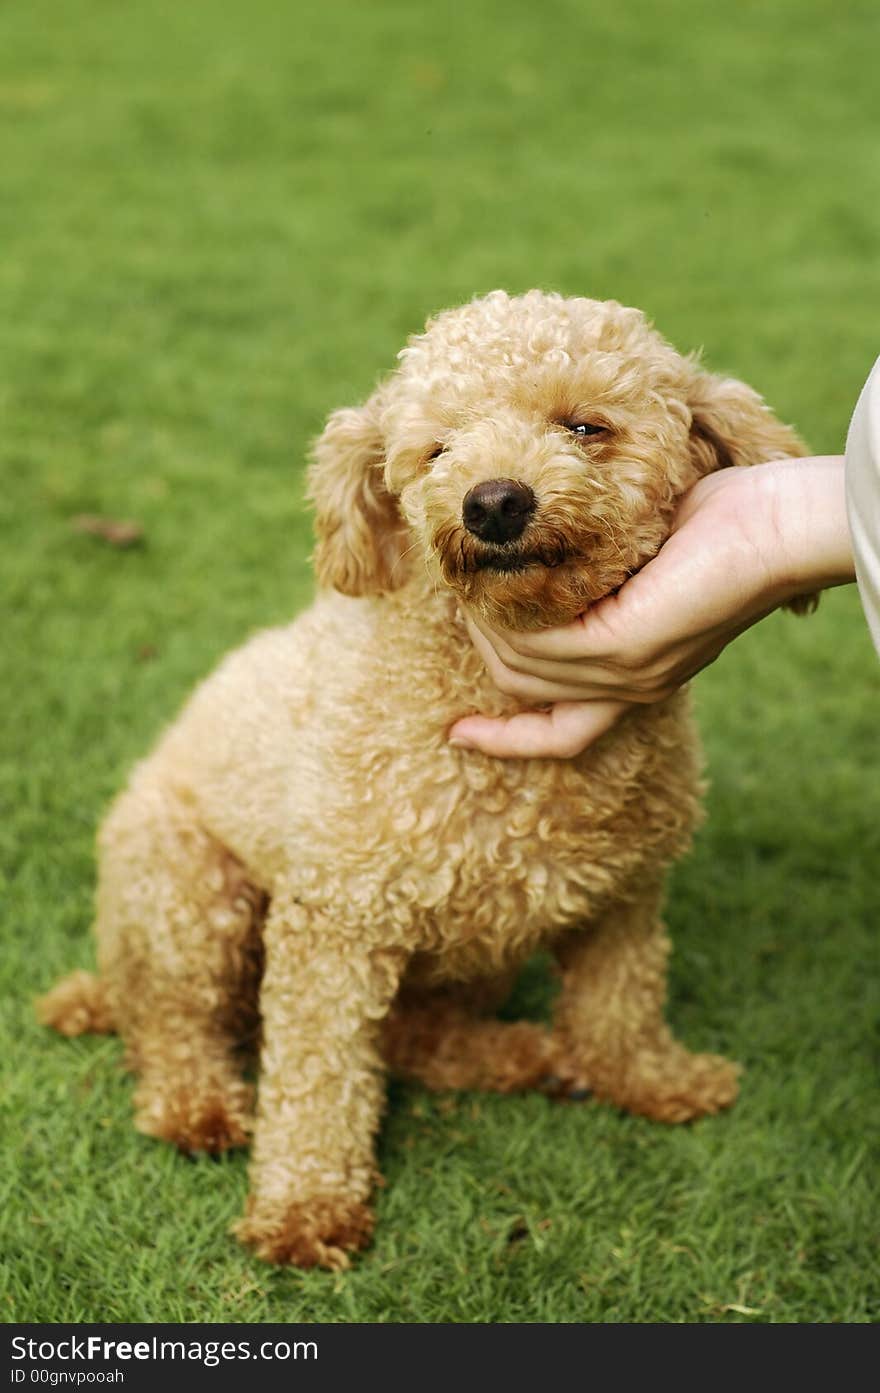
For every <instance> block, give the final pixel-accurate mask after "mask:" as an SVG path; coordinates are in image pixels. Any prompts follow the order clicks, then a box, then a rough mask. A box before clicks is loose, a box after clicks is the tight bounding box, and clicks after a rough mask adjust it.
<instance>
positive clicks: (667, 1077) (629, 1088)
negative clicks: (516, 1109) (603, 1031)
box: [544, 1043, 740, 1123]
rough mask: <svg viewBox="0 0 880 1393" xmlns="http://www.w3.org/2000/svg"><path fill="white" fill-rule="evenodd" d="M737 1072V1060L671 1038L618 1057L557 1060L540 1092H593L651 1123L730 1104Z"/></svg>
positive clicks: (686, 1118) (562, 1095) (568, 1095)
mask: <svg viewBox="0 0 880 1393" xmlns="http://www.w3.org/2000/svg"><path fill="white" fill-rule="evenodd" d="M739 1075H740V1067H739V1065H738V1064H733V1063H732V1062H731V1061H730V1060H729V1059H724V1058H722V1056H721V1055H717V1054H691V1053H690V1051H689V1050H686V1049H685V1048H684V1047H683V1046H681V1045H678V1044H676V1043H672V1044H671V1045H670V1046H669V1047H668V1048H666V1049H660V1050H657V1049H655V1050H650V1051H645V1052H643V1053H639V1054H635V1055H627V1056H624V1057H622V1058H617V1059H614V1058H610V1057H608V1056H604V1057H596V1056H594V1057H593V1058H592V1059H591V1060H590V1061H589V1063H588V1064H586V1065H584V1064H582V1063H580V1062H578V1061H576V1060H573V1059H571V1058H569V1059H568V1060H565V1061H561V1060H560V1061H559V1062H558V1063H557V1069H556V1072H555V1073H554V1075H553V1076H552V1077H551V1078H548V1079H547V1080H545V1086H544V1091H545V1092H546V1093H548V1094H550V1095H551V1096H552V1097H555V1098H559V1099H564V1100H568V1101H570V1102H578V1101H580V1100H582V1099H584V1098H587V1097H590V1096H594V1097H596V1098H600V1099H602V1100H603V1101H605V1102H608V1103H613V1104H614V1105H615V1106H616V1107H618V1108H621V1109H623V1111H625V1112H631V1113H635V1114H636V1115H637V1116H639V1117H650V1118H652V1119H653V1120H654V1121H655V1122H671V1123H676V1122H690V1121H692V1120H693V1119H694V1118H697V1117H706V1116H708V1115H711V1114H712V1113H716V1112H721V1110H722V1109H723V1108H729V1107H730V1105H731V1104H732V1103H733V1102H735V1100H736V1097H737V1094H738V1092H739Z"/></svg>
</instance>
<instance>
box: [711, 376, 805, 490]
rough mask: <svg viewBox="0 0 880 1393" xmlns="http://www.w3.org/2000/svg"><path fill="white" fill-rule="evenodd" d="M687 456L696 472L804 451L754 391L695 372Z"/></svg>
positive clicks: (734, 380) (800, 441)
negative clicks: (689, 449) (693, 464)
mask: <svg viewBox="0 0 880 1393" xmlns="http://www.w3.org/2000/svg"><path fill="white" fill-rule="evenodd" d="M688 406H689V407H690V410H691V455H692V458H693V460H694V463H695V464H696V466H697V468H698V470H699V472H700V474H701V475H702V474H709V473H711V471H712V470H714V469H727V468H729V467H730V466H731V465H747V464H761V463H762V461H764V460H773V459H787V458H793V457H794V456H797V455H805V454H806V453H807V450H806V446H805V445H804V443H803V441H802V440H801V439H800V438H799V437H798V436H797V435H796V434H795V432H794V431H793V430H792V428H791V426H786V425H783V423H782V422H781V421H779V420H777V418H776V417H775V416H774V415H773V412H772V411H771V410H770V408H769V407H768V406H767V404H766V403H765V402H764V401H763V399H762V398H761V397H759V396H758V393H757V392H755V391H753V390H752V388H751V387H747V386H746V384H745V383H744V382H737V380H736V379H735V378H732V377H718V376H716V375H715V374H714V373H709V372H702V371H697V372H696V373H695V374H694V378H693V382H692V385H691V390H690V393H689V396H688Z"/></svg>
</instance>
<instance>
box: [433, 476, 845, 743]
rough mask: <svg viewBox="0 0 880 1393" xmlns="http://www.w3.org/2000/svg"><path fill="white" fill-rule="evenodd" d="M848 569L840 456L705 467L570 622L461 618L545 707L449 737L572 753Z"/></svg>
mask: <svg viewBox="0 0 880 1393" xmlns="http://www.w3.org/2000/svg"><path fill="white" fill-rule="evenodd" d="M853 575H854V572H853V561H852V551H851V545H850V538H849V528H848V525H847V520H846V505H845V496H844V482H843V457H842V456H815V457H813V458H811V459H800V460H779V461H773V462H771V463H768V464H764V465H757V466H755V467H753V468H751V469H735V468H734V469H725V470H721V471H719V472H718V473H716V474H710V475H708V476H707V477H706V478H704V479H701V480H700V481H699V482H698V483H697V484H695V485H694V487H693V488H692V489H691V490H690V491H689V492H688V493H687V494H686V495H685V496H684V498H683V499H682V502H681V504H680V506H679V509H678V512H677V513H676V516H675V519H674V522H673V526H672V531H671V533H670V536H669V538H668V540H667V541H666V542H665V544H664V545H663V547H662V548H661V550H660V551H659V553H658V554H657V556H656V557H655V558H654V559H653V560H652V561H650V562H649V563H648V564H647V565H646V566H645V567H643V569H642V570H641V571H639V572H638V573H637V574H636V575H635V576H633V577H632V579H631V580H629V581H627V582H626V583H625V584H624V585H623V586H622V587H621V589H620V590H619V591H618V592H617V594H615V595H610V596H608V597H607V598H606V599H604V600H601V601H599V603H598V604H596V605H593V606H592V608H591V609H590V610H589V611H588V612H587V613H586V614H584V615H581V616H580V617H579V618H578V619H576V620H575V621H574V623H572V624H569V625H566V626H564V627H563V628H558V629H547V630H543V631H539V632H537V633H519V632H514V631H512V630H504V631H500V630H494V629H492V628H490V627H489V626H488V625H487V624H485V623H484V622H483V621H482V620H479V619H477V618H476V617H475V616H473V615H468V616H466V618H467V623H468V628H469V631H470V634H471V638H472V640H473V642H474V644H475V646H476V648H477V650H478V652H479V653H480V655H481V657H482V658H483V660H484V662H485V663H486V667H487V669H488V671H489V674H490V676H491V677H492V680H493V681H494V683H495V685H496V686H497V687H498V689H499V690H500V691H501V692H503V693H505V694H506V695H508V696H512V697H515V698H516V700H517V701H519V702H521V703H522V704H523V706H525V707H530V708H534V707H549V709H547V710H543V711H536V710H534V709H532V710H526V711H523V712H521V713H518V714H517V715H514V716H509V717H500V718H490V717H485V716H467V717H465V718H463V719H462V720H460V721H457V722H456V723H455V725H454V726H453V727H452V728H451V730H450V733H449V738H450V740H451V742H452V743H453V744H457V745H463V746H467V747H472V748H476V749H480V750H482V751H483V752H484V753H486V754H491V755H500V756H510V757H515V758H516V757H518V758H535V757H541V756H544V757H556V758H570V757H572V756H573V755H576V754H579V753H580V751H581V750H583V749H585V748H586V746H587V745H589V744H591V743H592V741H593V740H595V739H597V738H598V737H599V736H600V735H602V734H604V733H605V731H607V730H608V729H609V728H610V727H611V726H612V725H613V724H614V723H615V721H617V720H618V719H619V717H620V716H621V715H622V714H623V712H624V711H626V710H627V709H628V707H630V706H631V705H633V704H637V703H638V704H641V703H646V702H655V701H661V700H663V699H664V698H665V697H667V696H669V695H671V693H672V692H674V691H675V690H676V689H677V688H678V687H679V686H681V685H682V683H684V682H687V681H688V679H689V678H691V677H693V676H694V675H695V674H696V673H697V672H699V671H700V670H701V669H702V668H704V667H706V666H708V664H709V663H711V662H713V661H714V660H715V658H717V657H718V655H719V653H721V652H722V650H723V649H724V648H725V647H726V646H727V644H728V643H730V641H731V640H732V639H734V638H735V637H736V636H737V635H738V634H740V633H742V632H743V630H744V629H747V628H749V627H750V626H751V625H752V624H754V623H756V622H757V621H758V620H759V619H761V618H763V617H764V615H766V614H768V613H769V612H770V611H771V610H773V609H776V608H777V607H778V606H779V605H781V604H784V603H785V602H786V601H788V600H792V599H794V598H795V597H797V596H799V595H804V594H808V593H810V592H812V591H814V590H818V589H823V588H825V587H826V586H829V585H837V584H841V583H843V582H845V581H848V580H852V579H853Z"/></svg>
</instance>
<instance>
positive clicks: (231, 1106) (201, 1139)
mask: <svg viewBox="0 0 880 1393" xmlns="http://www.w3.org/2000/svg"><path fill="white" fill-rule="evenodd" d="M137 1105H138V1106H137V1112H136V1114H135V1126H136V1127H137V1129H138V1131H140V1132H144V1133H145V1134H146V1135H147V1136H149V1137H158V1138H160V1140H162V1141H169V1142H171V1144H172V1145H173V1146H176V1147H177V1148H178V1150H180V1151H183V1152H186V1153H187V1154H188V1155H193V1154H195V1153H198V1152H206V1153H207V1154H208V1155H212V1156H216V1155H219V1154H220V1153H221V1152H223V1151H229V1150H230V1149H231V1148H232V1147H237V1146H247V1145H248V1144H249V1143H250V1139H251V1133H252V1131H253V1088H252V1087H251V1086H250V1085H249V1084H246V1083H236V1084H232V1085H229V1086H225V1087H223V1088H222V1089H221V1088H220V1087H211V1088H202V1089H198V1088H183V1087H181V1088H178V1089H174V1090H170V1091H163V1092H162V1093H156V1092H152V1091H147V1090H146V1089H145V1088H144V1087H143V1086H142V1087H141V1089H140V1090H139V1094H138V1097H137Z"/></svg>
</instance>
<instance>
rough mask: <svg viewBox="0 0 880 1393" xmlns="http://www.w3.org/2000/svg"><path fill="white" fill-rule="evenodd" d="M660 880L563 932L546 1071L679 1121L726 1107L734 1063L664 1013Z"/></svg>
mask: <svg viewBox="0 0 880 1393" xmlns="http://www.w3.org/2000/svg"><path fill="white" fill-rule="evenodd" d="M661 899H662V890H661V887H660V885H659V884H658V883H657V882H654V883H652V884H651V885H650V886H645V887H643V888H641V889H640V892H639V895H638V897H634V898H633V899H630V900H625V901H624V900H621V901H619V902H618V903H617V905H616V906H614V907H613V908H612V909H610V910H609V911H608V912H606V914H605V916H604V917H603V918H602V919H601V921H599V922H598V923H597V924H596V925H595V926H591V927H589V928H586V929H584V930H574V931H572V932H569V933H568V934H565V935H563V936H562V937H561V938H560V939H559V940H558V942H557V944H556V953H557V957H558V958H559V962H560V965H561V967H562V991H561V993H560V996H559V998H558V1000H557V1004H556V1013H555V1020H554V1034H555V1035H556V1038H557V1041H558V1055H557V1059H556V1064H555V1068H554V1070H553V1072H554V1073H555V1074H556V1075H557V1076H558V1077H559V1078H560V1080H561V1082H562V1084H563V1091H568V1092H569V1093H570V1094H573V1093H580V1092H590V1093H593V1094H595V1095H596V1096H597V1097H599V1098H603V1099H606V1100H607V1101H609V1102H612V1103H615V1104H616V1105H617V1106H618V1107H620V1108H624V1109H625V1110H626V1111H628V1112H633V1113H639V1114H642V1115H643V1116H645V1117H652V1118H655V1119H657V1120H658V1121H661V1122H685V1121H687V1120H688V1119H690V1118H694V1117H701V1116H703V1115H704V1114H706V1113H714V1112H718V1111H719V1109H721V1108H725V1107H728V1106H729V1105H730V1104H731V1103H732V1102H733V1101H734V1099H735V1098H736V1095H737V1088H738V1085H737V1077H738V1073H739V1070H738V1066H737V1065H735V1064H732V1063H731V1062H730V1061H728V1060H726V1059H723V1058H721V1057H720V1056H718V1055H714V1054H692V1053H691V1052H690V1050H687V1049H686V1048H685V1047H684V1045H681V1044H679V1043H678V1041H677V1040H675V1039H674V1037H673V1035H672V1033H671V1031H670V1029H669V1027H668V1026H667V1024H666V1022H665V1020H664V1018H663V1006H664V1002H665V999H666V963H667V958H668V956H669V939H668V937H667V935H666V931H665V929H664V926H663V923H662V921H661V919H660V902H661Z"/></svg>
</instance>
